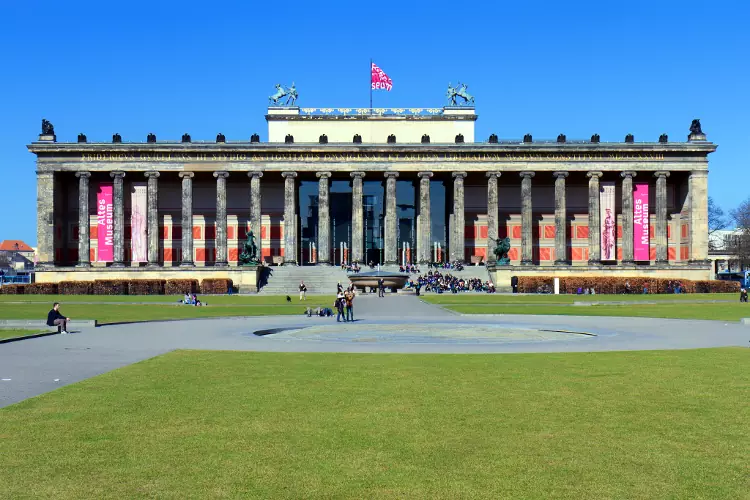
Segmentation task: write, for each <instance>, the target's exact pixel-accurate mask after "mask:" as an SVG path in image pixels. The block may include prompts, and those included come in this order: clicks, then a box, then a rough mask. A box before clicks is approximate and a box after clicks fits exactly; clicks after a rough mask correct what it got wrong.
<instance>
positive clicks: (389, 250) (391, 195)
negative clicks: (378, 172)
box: [383, 172, 399, 264]
mask: <svg viewBox="0 0 750 500" xmlns="http://www.w3.org/2000/svg"><path fill="white" fill-rule="evenodd" d="M397 178H398V172H386V173H385V249H384V255H383V258H384V260H385V263H386V264H398V261H399V258H398V213H397V212H396V179H397Z"/></svg>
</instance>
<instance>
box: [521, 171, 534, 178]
mask: <svg viewBox="0 0 750 500" xmlns="http://www.w3.org/2000/svg"><path fill="white" fill-rule="evenodd" d="M534 174H535V172H528V171H525V172H519V173H518V175H520V176H521V177H523V178H524V179H531V178H532V177H534Z"/></svg>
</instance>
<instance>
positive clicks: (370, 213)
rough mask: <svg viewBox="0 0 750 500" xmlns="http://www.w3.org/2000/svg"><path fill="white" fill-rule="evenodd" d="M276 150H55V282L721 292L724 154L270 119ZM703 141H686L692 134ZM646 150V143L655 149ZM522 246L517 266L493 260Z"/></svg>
mask: <svg viewBox="0 0 750 500" xmlns="http://www.w3.org/2000/svg"><path fill="white" fill-rule="evenodd" d="M266 120H267V123H268V142H260V140H259V137H258V135H257V134H253V135H252V136H251V137H248V140H242V141H228V140H226V139H225V137H224V136H223V135H222V134H219V135H218V136H217V137H216V139H215V140H210V141H194V140H192V139H191V137H190V136H189V135H188V134H185V135H184V136H183V137H182V139H181V140H180V141H164V140H160V139H159V140H157V138H156V137H155V136H154V135H153V134H149V135H148V136H147V137H146V136H145V134H144V139H146V141H145V142H128V141H123V140H122V138H121V137H120V136H119V135H118V134H115V135H114V136H113V138H112V141H111V142H88V141H87V138H86V137H85V136H84V135H83V134H81V135H80V136H79V137H78V141H77V142H75V143H61V142H57V141H56V137H55V135H54V130H53V128H52V127H51V125H50V124H49V123H48V122H46V123H45V127H43V128H44V130H43V134H42V135H40V136H39V140H38V141H36V142H33V143H32V144H31V145H29V146H28V148H29V150H30V151H31V152H32V153H34V154H35V155H36V156H37V210H38V214H37V222H38V228H37V237H38V251H37V258H38V265H37V273H36V280H37V281H38V282H57V281H62V280H87V281H88V280H93V279H105V278H123V277H125V278H153V277H160V278H182V277H197V278H215V277H228V278H231V279H233V280H234V282H235V283H238V284H245V285H247V286H246V288H248V289H252V287H253V286H254V285H255V272H256V269H255V268H254V267H253V266H240V265H238V260H239V252H240V249H241V247H242V244H243V242H244V241H245V240H246V236H247V233H248V231H253V234H254V236H255V237H256V242H257V244H258V247H259V256H260V257H261V261H262V263H263V264H264V265H297V266H299V265H304V266H307V265H331V264H334V265H339V264H341V263H342V262H362V263H370V262H373V263H379V264H382V265H396V264H400V263H427V262H435V261H441V262H444V261H446V260H450V261H455V260H460V261H464V262H466V263H470V264H478V265H486V266H487V269H488V270H489V271H490V273H497V274H496V279H497V282H498V283H503V284H504V283H505V282H506V281H507V280H508V279H509V277H510V275H519V276H520V275H543V276H563V275H605V276H614V275H620V276H642V275H653V276H659V277H675V278H691V279H709V278H710V276H711V269H710V265H709V262H708V260H707V259H708V231H707V200H708V198H707V180H708V154H709V153H711V152H713V151H715V150H716V145H715V144H712V143H710V142H707V141H706V136H705V135H703V133H702V131H701V130H700V124H699V123H698V122H697V121H695V122H694V123H693V126H692V127H690V135H689V136H688V137H687V140H686V141H679V142H673V141H671V140H669V138H668V137H667V136H666V135H662V136H661V137H658V138H654V139H655V140H653V141H651V140H649V141H647V142H636V141H635V138H634V137H633V136H632V135H628V136H627V137H625V138H624V141H623V142H608V143H605V142H600V141H599V136H598V135H594V136H592V137H591V139H590V140H584V141H582V140H575V141H572V140H567V139H566V137H565V136H564V135H562V134H561V135H560V136H559V137H558V138H557V139H556V140H554V139H553V140H538V139H535V138H533V137H532V136H531V135H529V134H527V135H526V136H525V137H523V139H517V140H506V139H502V138H500V139H499V138H498V137H497V136H496V135H494V134H493V135H491V136H490V137H482V138H476V137H475V134H474V125H475V121H476V120H477V114H476V113H475V109H474V108H473V107H445V108H433V109H423V108H412V109H356V108H355V109H349V108H346V109H344V108H299V107H270V108H268V114H267V115H266ZM686 128H687V127H686ZM639 139H642V138H639ZM505 238H509V242H510V246H511V249H510V251H509V253H508V257H509V258H510V264H509V265H503V266H499V265H496V261H495V254H494V252H493V249H494V248H495V246H496V245H497V242H498V241H499V240H503V239H505Z"/></svg>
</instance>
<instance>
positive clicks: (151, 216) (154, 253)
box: [145, 170, 160, 267]
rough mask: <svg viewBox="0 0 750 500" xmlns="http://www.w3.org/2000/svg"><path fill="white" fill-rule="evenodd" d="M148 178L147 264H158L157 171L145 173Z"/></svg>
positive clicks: (153, 265)
mask: <svg viewBox="0 0 750 500" xmlns="http://www.w3.org/2000/svg"><path fill="white" fill-rule="evenodd" d="M145 175H146V178H147V179H148V188H147V193H148V194H147V196H148V202H147V204H148V214H147V218H148V265H149V266H150V267H155V266H158V265H159V236H160V235H159V172H157V171H155V170H152V171H149V172H146V173H145Z"/></svg>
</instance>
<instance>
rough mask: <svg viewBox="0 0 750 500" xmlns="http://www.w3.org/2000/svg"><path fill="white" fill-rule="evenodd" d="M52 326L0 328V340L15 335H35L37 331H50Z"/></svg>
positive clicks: (14, 336)
mask: <svg viewBox="0 0 750 500" xmlns="http://www.w3.org/2000/svg"><path fill="white" fill-rule="evenodd" d="M53 330H54V329H53V328H50V329H48V330H43V331H42V330H29V329H24V328H0V340H3V339H12V338H16V337H26V336H28V335H36V334H38V333H44V332H51V331H53Z"/></svg>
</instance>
